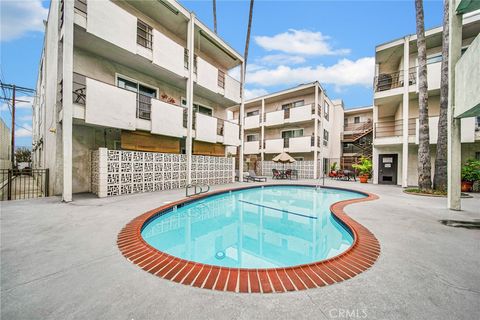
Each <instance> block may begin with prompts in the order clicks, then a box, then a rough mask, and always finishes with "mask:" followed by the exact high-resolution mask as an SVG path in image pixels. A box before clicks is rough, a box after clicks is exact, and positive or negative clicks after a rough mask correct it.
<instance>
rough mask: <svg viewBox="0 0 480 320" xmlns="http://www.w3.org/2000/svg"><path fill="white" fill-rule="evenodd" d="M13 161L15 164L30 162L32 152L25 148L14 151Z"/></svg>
mask: <svg viewBox="0 0 480 320" xmlns="http://www.w3.org/2000/svg"><path fill="white" fill-rule="evenodd" d="M15 161H16V163H20V162H31V161H32V152H31V151H30V150H29V149H28V148H26V147H19V148H17V150H15Z"/></svg>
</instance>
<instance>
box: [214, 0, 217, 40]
mask: <svg viewBox="0 0 480 320" xmlns="http://www.w3.org/2000/svg"><path fill="white" fill-rule="evenodd" d="M213 31H214V32H215V33H217V1H216V0H213Z"/></svg>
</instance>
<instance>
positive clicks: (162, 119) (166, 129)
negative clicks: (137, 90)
mask: <svg viewBox="0 0 480 320" xmlns="http://www.w3.org/2000/svg"><path fill="white" fill-rule="evenodd" d="M151 122H152V133H154V134H161V135H165V136H170V137H183V136H184V135H185V134H186V129H185V128H184V127H183V108H182V107H178V106H174V105H172V104H169V103H166V102H163V101H160V100H157V99H153V100H152V112H151Z"/></svg>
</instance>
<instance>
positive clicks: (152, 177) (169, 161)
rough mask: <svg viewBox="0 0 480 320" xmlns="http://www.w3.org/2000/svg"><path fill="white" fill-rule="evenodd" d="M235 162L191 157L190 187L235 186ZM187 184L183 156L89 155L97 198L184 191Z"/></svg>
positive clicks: (104, 151) (100, 151)
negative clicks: (191, 184) (229, 184)
mask: <svg viewBox="0 0 480 320" xmlns="http://www.w3.org/2000/svg"><path fill="white" fill-rule="evenodd" d="M234 169H235V159H234V158H227V157H210V156H195V155H194V156H192V172H191V176H192V183H205V184H210V185H211V184H225V183H231V182H234V178H235V171H234ZM186 181H187V158H186V155H184V154H171V153H154V152H139V151H120V150H108V149H106V148H100V149H98V150H95V151H93V152H92V192H93V193H95V194H96V195H98V196H99V197H107V196H115V195H122V194H130V193H138V192H152V191H159V190H169V189H176V188H183V187H185V186H186Z"/></svg>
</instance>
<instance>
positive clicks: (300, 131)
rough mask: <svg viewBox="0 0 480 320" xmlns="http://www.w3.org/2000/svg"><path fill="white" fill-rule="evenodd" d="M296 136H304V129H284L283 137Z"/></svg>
mask: <svg viewBox="0 0 480 320" xmlns="http://www.w3.org/2000/svg"><path fill="white" fill-rule="evenodd" d="M296 137H303V129H294V130H286V131H282V138H283V139H285V138H296Z"/></svg>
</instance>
